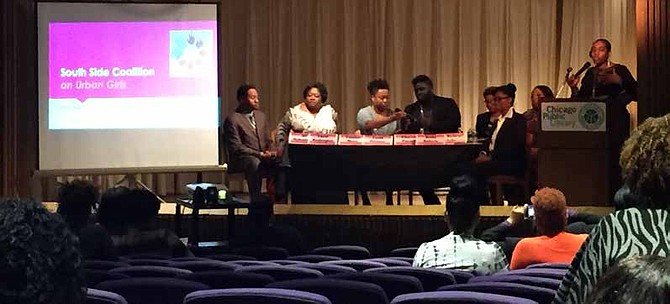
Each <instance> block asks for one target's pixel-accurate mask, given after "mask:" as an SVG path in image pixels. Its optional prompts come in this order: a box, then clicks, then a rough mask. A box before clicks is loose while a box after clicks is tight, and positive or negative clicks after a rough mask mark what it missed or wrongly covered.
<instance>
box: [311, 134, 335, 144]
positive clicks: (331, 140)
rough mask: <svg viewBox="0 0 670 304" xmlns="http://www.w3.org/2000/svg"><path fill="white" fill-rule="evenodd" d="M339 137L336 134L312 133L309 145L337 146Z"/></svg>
mask: <svg viewBox="0 0 670 304" xmlns="http://www.w3.org/2000/svg"><path fill="white" fill-rule="evenodd" d="M337 137H338V136H337V134H334V133H329V134H326V133H310V134H309V143H308V145H319V146H335V145H337Z"/></svg>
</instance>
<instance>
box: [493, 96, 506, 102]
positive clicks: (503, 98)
mask: <svg viewBox="0 0 670 304" xmlns="http://www.w3.org/2000/svg"><path fill="white" fill-rule="evenodd" d="M507 98H510V97H509V96H506V97H498V96H496V97H494V98H493V100H494V101H502V100H505V99H507Z"/></svg>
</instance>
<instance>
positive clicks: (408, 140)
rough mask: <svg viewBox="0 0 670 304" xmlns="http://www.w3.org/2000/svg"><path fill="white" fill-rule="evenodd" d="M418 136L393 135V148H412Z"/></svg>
mask: <svg viewBox="0 0 670 304" xmlns="http://www.w3.org/2000/svg"><path fill="white" fill-rule="evenodd" d="M418 136H419V134H395V135H393V145H395V146H414V145H416V139H417V137H418Z"/></svg>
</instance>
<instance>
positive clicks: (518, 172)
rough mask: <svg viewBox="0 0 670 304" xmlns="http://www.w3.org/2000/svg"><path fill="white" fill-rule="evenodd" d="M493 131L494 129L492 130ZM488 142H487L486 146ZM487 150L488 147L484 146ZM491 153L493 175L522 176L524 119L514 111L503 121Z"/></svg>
mask: <svg viewBox="0 0 670 304" xmlns="http://www.w3.org/2000/svg"><path fill="white" fill-rule="evenodd" d="M494 130H495V129H494ZM489 142H490V141H487V144H488V143H489ZM485 148H486V149H488V145H487V146H485ZM490 153H491V162H492V165H493V167H494V171H495V172H494V174H504V175H515V176H523V175H525V173H526V167H527V165H528V164H527V162H528V161H527V158H528V156H527V153H526V119H525V118H524V117H523V115H521V114H519V113H517V112H516V111H515V112H514V114H513V115H512V118H511V119H505V120H504V121H503V125H502V126H501V127H500V131H498V135H497V136H496V142H495V145H494V148H493V151H490Z"/></svg>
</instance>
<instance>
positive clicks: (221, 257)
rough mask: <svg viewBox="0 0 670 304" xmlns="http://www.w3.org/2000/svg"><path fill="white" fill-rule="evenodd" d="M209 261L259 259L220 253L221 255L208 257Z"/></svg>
mask: <svg viewBox="0 0 670 304" xmlns="http://www.w3.org/2000/svg"><path fill="white" fill-rule="evenodd" d="M207 258H208V259H212V260H218V261H224V262H228V261H256V260H257V259H256V258H255V257H252V256H248V255H241V254H232V253H231V254H228V253H220V254H213V255H208V256H207Z"/></svg>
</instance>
